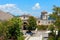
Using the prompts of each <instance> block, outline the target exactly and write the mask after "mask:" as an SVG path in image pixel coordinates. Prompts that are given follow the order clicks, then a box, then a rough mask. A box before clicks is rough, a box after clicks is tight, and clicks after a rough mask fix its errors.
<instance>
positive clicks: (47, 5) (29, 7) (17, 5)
mask: <svg viewBox="0 0 60 40" xmlns="http://www.w3.org/2000/svg"><path fill="white" fill-rule="evenodd" d="M53 5H56V6H60V0H0V10H4V11H7V12H11V13H12V14H13V15H22V14H24V13H25V14H31V15H33V16H40V13H41V12H42V11H43V10H45V11H47V12H52V8H53ZM3 6H5V7H3ZM9 6H10V7H9ZM7 8H8V9H7Z"/></svg>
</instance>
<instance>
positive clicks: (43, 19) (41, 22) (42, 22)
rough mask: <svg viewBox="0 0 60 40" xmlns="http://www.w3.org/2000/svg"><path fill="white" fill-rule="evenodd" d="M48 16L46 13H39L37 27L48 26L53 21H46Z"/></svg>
mask: <svg viewBox="0 0 60 40" xmlns="http://www.w3.org/2000/svg"><path fill="white" fill-rule="evenodd" d="M48 18H49V15H48V13H47V12H46V11H43V12H41V18H37V25H50V24H52V23H53V21H54V20H52V19H48Z"/></svg>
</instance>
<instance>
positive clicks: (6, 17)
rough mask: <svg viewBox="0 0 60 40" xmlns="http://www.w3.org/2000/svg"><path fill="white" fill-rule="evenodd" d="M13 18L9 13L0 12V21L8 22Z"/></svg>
mask: <svg viewBox="0 0 60 40" xmlns="http://www.w3.org/2000/svg"><path fill="white" fill-rule="evenodd" d="M11 18H13V15H11V14H10V13H9V12H4V11H1V10H0V20H2V21H3V20H9V19H11Z"/></svg>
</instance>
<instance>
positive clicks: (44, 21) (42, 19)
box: [20, 11, 54, 27]
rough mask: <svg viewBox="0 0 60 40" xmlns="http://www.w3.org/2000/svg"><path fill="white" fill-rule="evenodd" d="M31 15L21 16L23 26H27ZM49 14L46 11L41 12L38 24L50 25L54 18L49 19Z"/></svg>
mask: <svg viewBox="0 0 60 40" xmlns="http://www.w3.org/2000/svg"><path fill="white" fill-rule="evenodd" d="M30 16H31V15H28V14H23V15H21V16H20V18H21V20H22V21H23V27H25V24H27V23H28V22H27V20H28V19H29V17H30ZM48 18H49V15H48V13H47V12H46V11H43V12H41V17H39V18H36V19H37V20H36V23H37V25H50V24H52V23H53V22H54V20H52V19H48Z"/></svg>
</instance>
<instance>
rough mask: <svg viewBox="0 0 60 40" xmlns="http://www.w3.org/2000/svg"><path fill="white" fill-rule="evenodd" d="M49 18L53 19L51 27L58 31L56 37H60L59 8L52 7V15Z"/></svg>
mask: <svg viewBox="0 0 60 40" xmlns="http://www.w3.org/2000/svg"><path fill="white" fill-rule="evenodd" d="M50 17H51V18H53V19H55V22H54V23H53V25H55V28H57V29H58V36H59V35H60V7H57V6H54V8H53V13H52V14H50Z"/></svg>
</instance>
